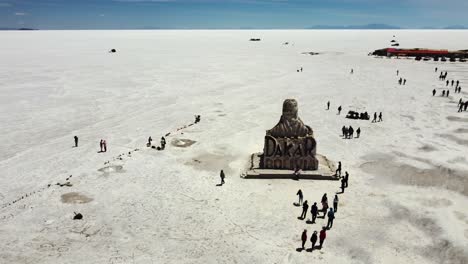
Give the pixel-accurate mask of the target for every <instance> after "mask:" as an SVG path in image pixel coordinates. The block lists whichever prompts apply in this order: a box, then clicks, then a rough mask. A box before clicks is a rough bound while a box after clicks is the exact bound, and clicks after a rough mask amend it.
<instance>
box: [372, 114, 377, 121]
mask: <svg viewBox="0 0 468 264" xmlns="http://www.w3.org/2000/svg"><path fill="white" fill-rule="evenodd" d="M375 122H377V112H374V119H372V123H375Z"/></svg>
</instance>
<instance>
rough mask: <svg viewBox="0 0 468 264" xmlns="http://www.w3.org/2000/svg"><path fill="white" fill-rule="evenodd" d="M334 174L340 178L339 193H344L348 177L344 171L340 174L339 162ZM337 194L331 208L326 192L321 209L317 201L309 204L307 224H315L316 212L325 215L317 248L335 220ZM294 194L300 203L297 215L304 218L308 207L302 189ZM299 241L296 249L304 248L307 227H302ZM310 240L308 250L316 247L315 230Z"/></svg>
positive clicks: (321, 244) (319, 247) (301, 218)
mask: <svg viewBox="0 0 468 264" xmlns="http://www.w3.org/2000/svg"><path fill="white" fill-rule="evenodd" d="M336 176H339V177H340V178H341V189H342V191H341V193H344V188H347V187H348V179H349V174H348V172H347V171H346V172H345V175H344V176H341V162H338V169H337V170H336ZM338 194H339V193H337V194H335V197H334V199H333V208H329V206H328V197H327V194H326V193H324V194H323V196H322V199H321V203H322V209H320V210H319V209H318V207H317V203H316V202H314V204H313V205H312V206H311V209H310V213H311V220H307V221H306V223H308V224H315V223H316V222H315V221H316V219H317V218H318V217H319V216H318V214H319V212H323V216H322V217H321V218H323V219H325V217H327V218H328V219H327V225H326V226H323V227H322V230H321V231H320V236H319V239H320V242H319V243H320V244H319V246H318V249H321V248H322V247H323V243H324V241H325V238H326V235H327V230H330V229H331V228H332V227H333V221H334V220H335V214H336V213H337V212H338V203H339V198H338ZM296 195H297V196H298V197H299V202H298V203H297V204H296V203H295V205H297V206H301V205H302V213H301V216H299V217H298V219H300V220H305V219H306V217H307V211H308V209H309V205H308V202H307V200H306V201H304V202H303V199H304V194H303V193H302V190H301V189H299V190H298V191H297V193H296ZM301 241H302V246H301V248H298V251H302V250H304V249H305V244H306V242H307V229H304V231H303V232H302V235H301ZM310 242H311V243H312V247H311V248H310V249H309V250H308V251H313V250H314V249H316V247H315V244H316V242H317V231H314V232H313V233H312V235H311V237H310Z"/></svg>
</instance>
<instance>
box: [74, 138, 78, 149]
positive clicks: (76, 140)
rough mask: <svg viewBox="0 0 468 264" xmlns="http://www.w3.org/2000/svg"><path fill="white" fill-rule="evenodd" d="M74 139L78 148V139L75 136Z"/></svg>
mask: <svg viewBox="0 0 468 264" xmlns="http://www.w3.org/2000/svg"><path fill="white" fill-rule="evenodd" d="M73 138H74V139H75V148H77V147H78V137H77V136H74V137H73Z"/></svg>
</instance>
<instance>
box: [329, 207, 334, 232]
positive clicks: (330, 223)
mask: <svg viewBox="0 0 468 264" xmlns="http://www.w3.org/2000/svg"><path fill="white" fill-rule="evenodd" d="M327 216H328V223H327V229H330V228H332V226H333V220H334V219H335V212H333V208H330V211H328V214H327Z"/></svg>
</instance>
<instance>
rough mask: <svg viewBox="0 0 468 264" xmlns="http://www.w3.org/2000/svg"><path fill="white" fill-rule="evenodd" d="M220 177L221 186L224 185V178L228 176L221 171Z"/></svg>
mask: <svg viewBox="0 0 468 264" xmlns="http://www.w3.org/2000/svg"><path fill="white" fill-rule="evenodd" d="M219 177H220V178H221V185H223V184H224V178H225V177H226V175H224V171H223V170H221V172H220V173H219Z"/></svg>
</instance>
